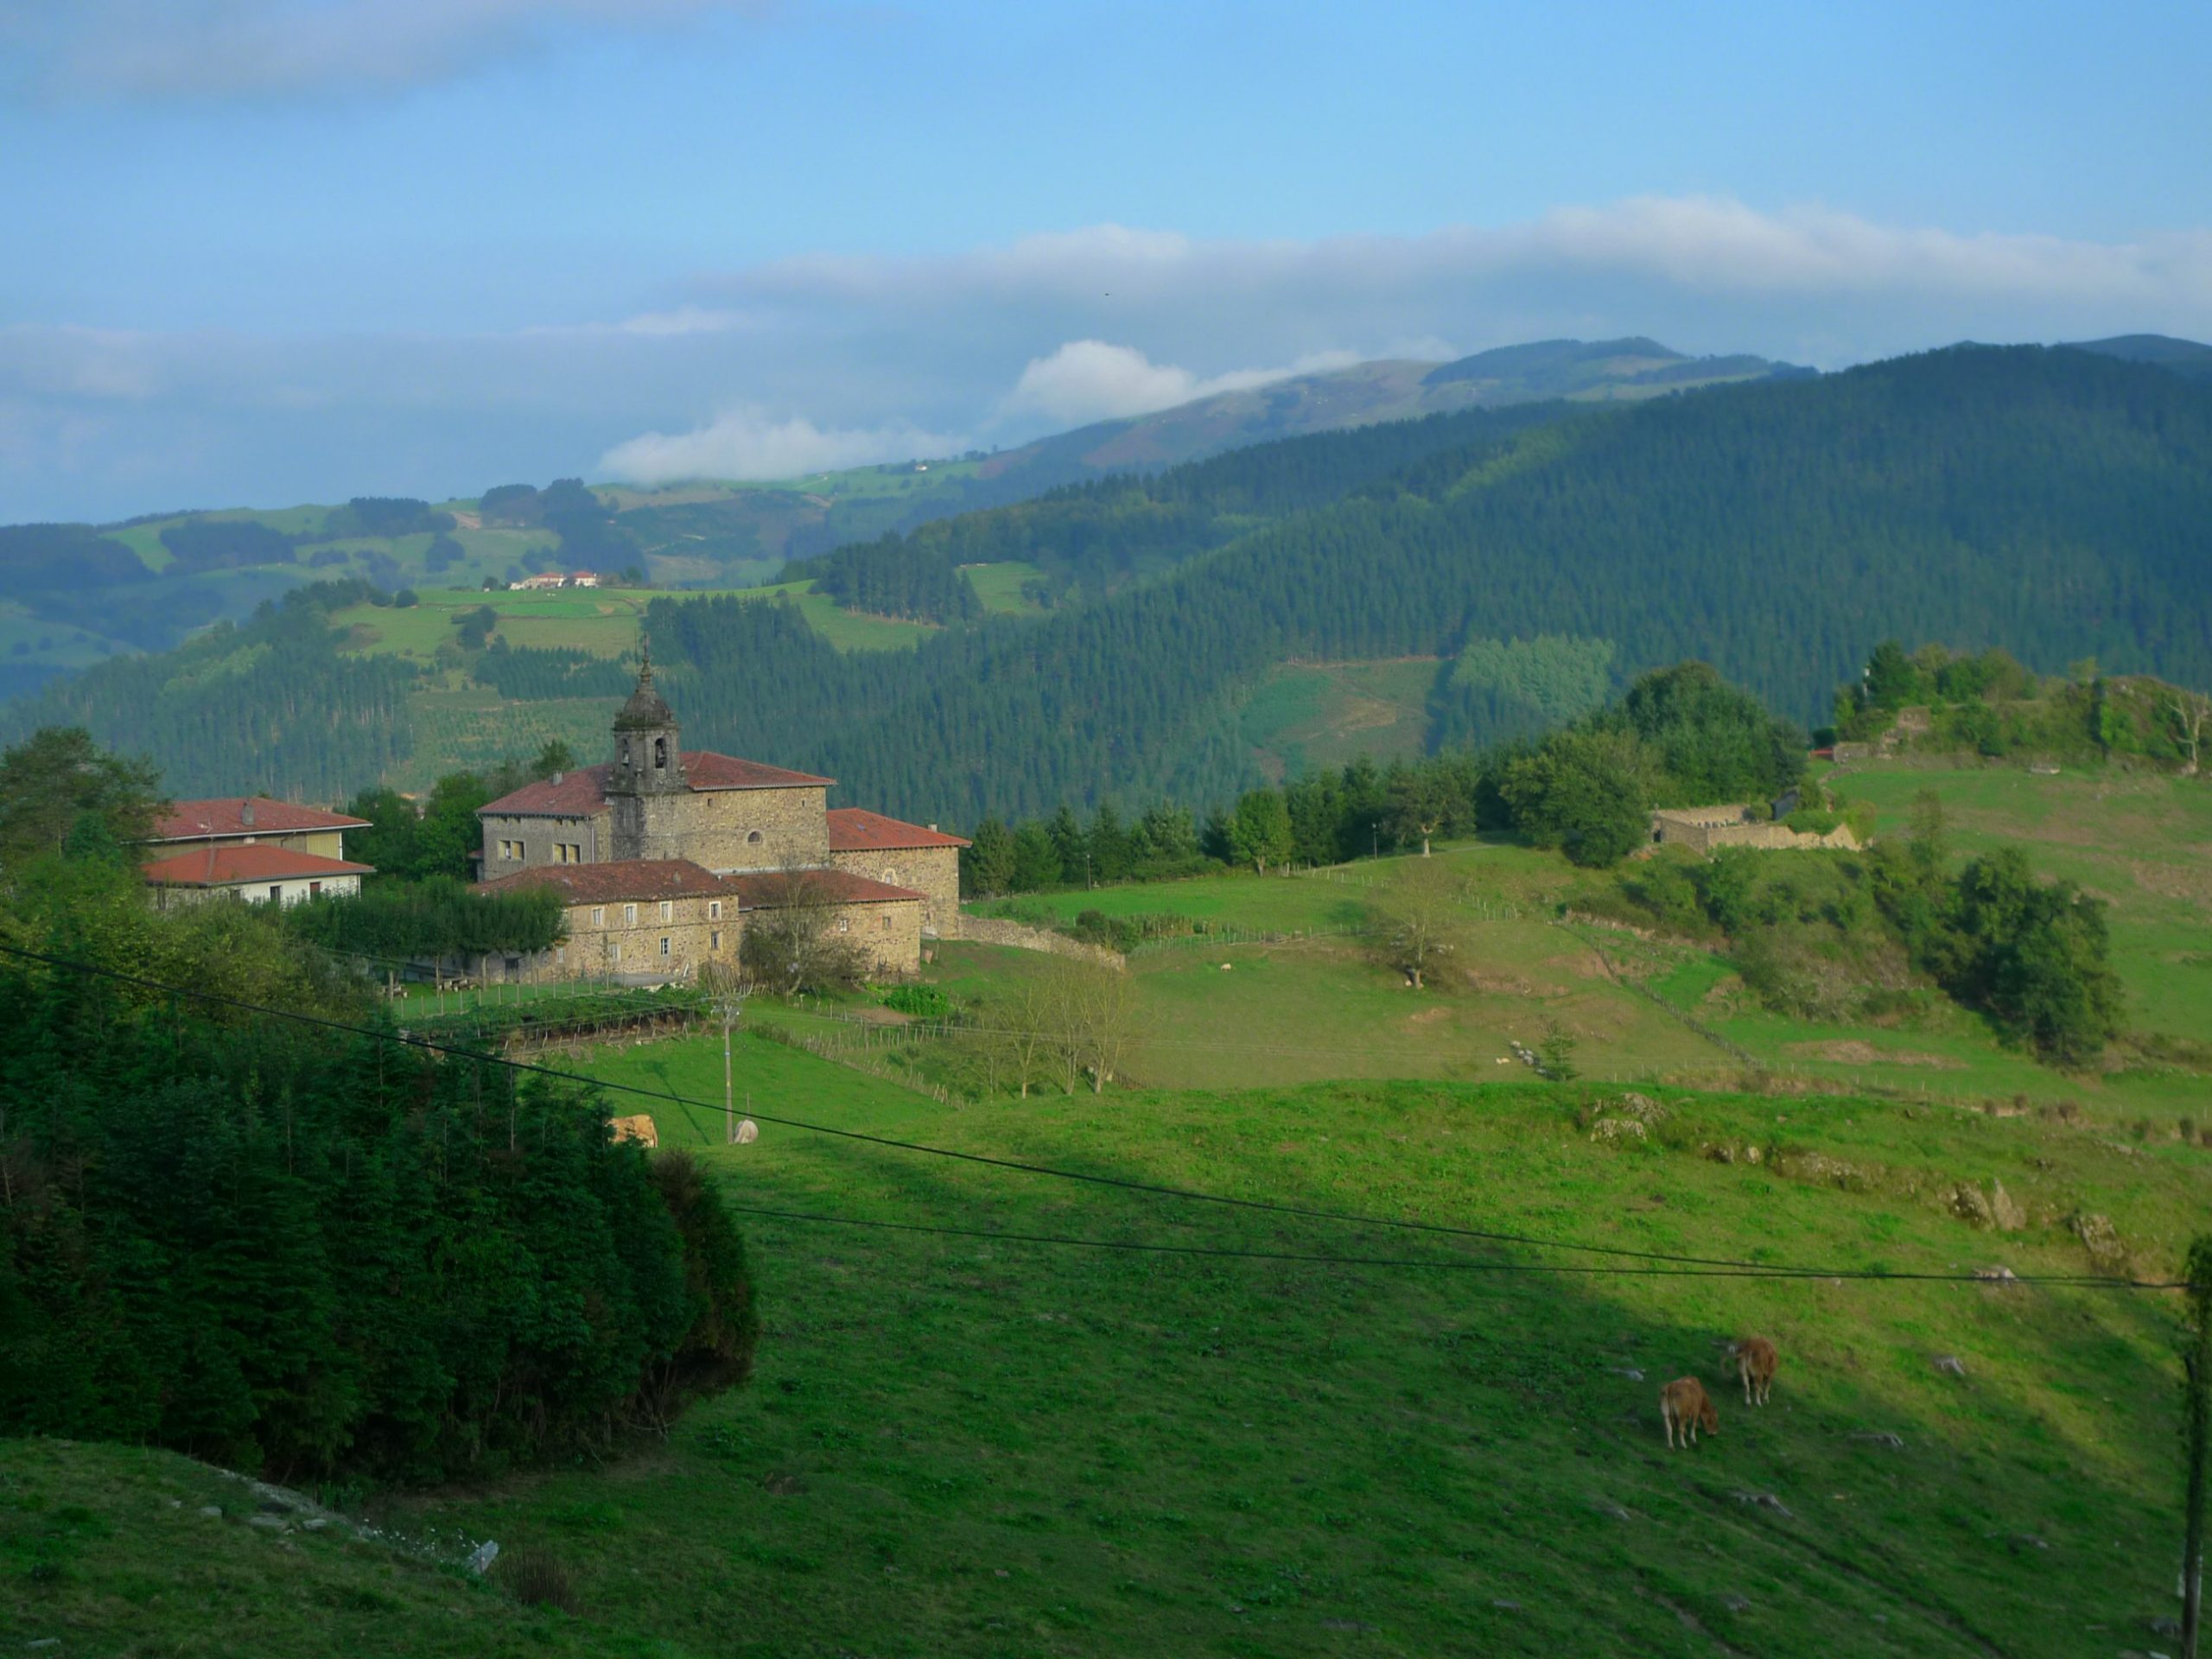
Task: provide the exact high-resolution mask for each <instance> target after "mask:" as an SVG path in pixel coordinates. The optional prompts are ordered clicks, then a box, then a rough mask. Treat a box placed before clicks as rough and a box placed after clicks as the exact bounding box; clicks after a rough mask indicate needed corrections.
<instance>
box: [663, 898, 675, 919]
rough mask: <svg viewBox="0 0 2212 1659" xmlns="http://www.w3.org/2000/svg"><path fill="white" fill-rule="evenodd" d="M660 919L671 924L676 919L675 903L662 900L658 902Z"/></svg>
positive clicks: (670, 900)
mask: <svg viewBox="0 0 2212 1659" xmlns="http://www.w3.org/2000/svg"><path fill="white" fill-rule="evenodd" d="M660 918H661V920H663V921H664V922H672V921H674V920H675V919H676V901H675V900H674V899H662V900H661V901H660Z"/></svg>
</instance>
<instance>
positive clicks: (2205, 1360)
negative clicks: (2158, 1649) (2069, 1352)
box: [2181, 1234, 2212, 1659]
mask: <svg viewBox="0 0 2212 1659" xmlns="http://www.w3.org/2000/svg"><path fill="white" fill-rule="evenodd" d="M2189 1312H2190V1322H2191V1325H2192V1327H2193V1328H2192V1329H2191V1330H2190V1333H2189V1353H2188V1356H2187V1364H2188V1372H2189V1375H2188V1380H2187V1384H2186V1386H2187V1388H2188V1389H2189V1395H2188V1399H2187V1402H2186V1410H2185V1412H2184V1414H2183V1422H2184V1424H2185V1425H2186V1427H2187V1433H2188V1436H2189V1490H2188V1496H2187V1497H2186V1498H2184V1499H2183V1513H2182V1546H2181V1595H2182V1602H2181V1652H2182V1659H2196V1632H2197V1629H2198V1625H2199V1623H2200V1621H2201V1618H2202V1614H2203V1611H2204V1485H2205V1470H2204V1465H2205V1458H2206V1454H2207V1452H2208V1450H2212V1234H2207V1235H2205V1236H2203V1237H2202V1238H2199V1239H2198V1240H2197V1241H2196V1243H2194V1244H2192V1245H2190V1247H2189Z"/></svg>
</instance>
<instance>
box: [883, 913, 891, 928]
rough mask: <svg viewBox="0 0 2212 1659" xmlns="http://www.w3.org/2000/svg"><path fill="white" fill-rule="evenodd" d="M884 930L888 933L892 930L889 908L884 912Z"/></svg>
mask: <svg viewBox="0 0 2212 1659" xmlns="http://www.w3.org/2000/svg"><path fill="white" fill-rule="evenodd" d="M883 931H885V932H887V933H888V932H889V931H891V912H889V911H885V912H883Z"/></svg>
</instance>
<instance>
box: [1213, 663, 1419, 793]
mask: <svg viewBox="0 0 2212 1659" xmlns="http://www.w3.org/2000/svg"><path fill="white" fill-rule="evenodd" d="M1435 679H1436V662H1435V659H1434V658H1427V657H1414V658H1402V659H1395V660H1391V661H1387V662H1371V663H1286V664H1281V666H1279V667H1276V668H1274V669H1270V670H1269V671H1268V674H1267V675H1266V677H1264V678H1263V679H1262V681H1261V683H1259V685H1258V686H1257V687H1256V688H1255V690H1253V692H1252V694H1251V696H1250V698H1249V700H1248V701H1247V702H1245V704H1244V706H1243V709H1242V711H1241V712H1240V714H1239V716H1238V735H1239V736H1240V737H1242V738H1243V741H1244V742H1245V743H1246V744H1248V745H1249V747H1251V748H1252V749H1253V750H1255V752H1256V753H1257V755H1258V758H1259V761H1260V765H1261V767H1262V770H1264V771H1265V772H1267V773H1268V776H1270V777H1272V778H1275V779H1282V778H1286V777H1295V776H1297V775H1298V774H1300V773H1301V772H1331V771H1334V770H1336V769H1337V768H1338V767H1340V766H1344V764H1345V763H1346V762H1348V761H1351V760H1357V759H1358V758H1359V757H1360V756H1362V755H1367V756H1369V757H1370V758H1372V759H1374V760H1378V761H1379V760H1391V759H1394V758H1395V757H1397V756H1400V755H1404V756H1408V757H1410V756H1413V755H1417V754H1419V753H1421V747H1422V744H1423V741H1424V740H1425V739H1426V737H1427V729H1428V708H1427V703H1428V693H1429V688H1430V687H1431V686H1432V685H1433V683H1435Z"/></svg>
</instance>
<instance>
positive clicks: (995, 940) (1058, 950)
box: [960, 916, 1128, 970]
mask: <svg viewBox="0 0 2212 1659" xmlns="http://www.w3.org/2000/svg"><path fill="white" fill-rule="evenodd" d="M960 937H961V938H963V939H972V940H974V941H975V942H976V944H1010V945H1012V946H1013V947H1014V949H1015V950H1042V951H1045V952H1046V953H1048V954H1049V955H1052V956H1055V957H1076V958H1077V959H1078V960H1079V961H1083V962H1095V963H1097V964H1098V965H1099V966H1100V967H1102V968H1112V969H1116V970H1119V969H1124V968H1126V967H1128V957H1124V956H1123V955H1122V953H1121V952H1120V951H1118V950H1108V949H1107V948H1106V947H1105V946H1104V945H1103V944H1085V943H1084V941H1083V940H1081V939H1071V938H1068V936H1067V935H1066V934H1065V933H1055V932H1052V931H1051V930H1050V929H1048V928H1042V927H1031V926H1030V925H1028V924H1027V923H1026V922H1009V921H1006V920H1004V919H1002V918H999V917H995V916H964V917H963V918H961V922H960Z"/></svg>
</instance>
